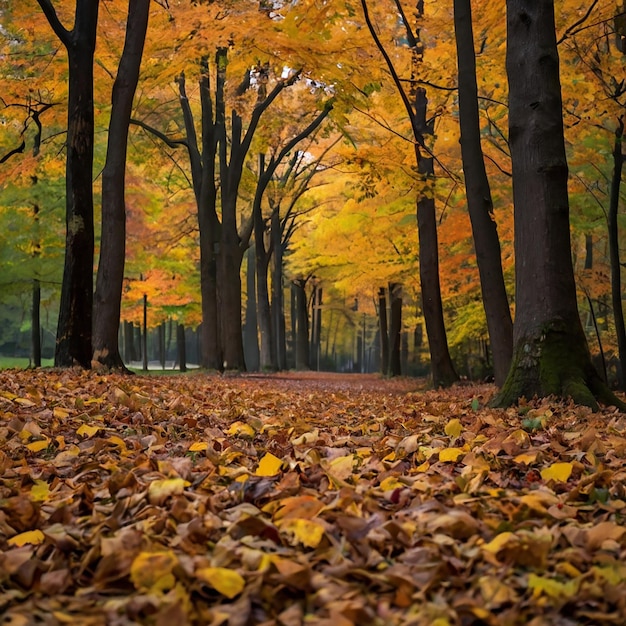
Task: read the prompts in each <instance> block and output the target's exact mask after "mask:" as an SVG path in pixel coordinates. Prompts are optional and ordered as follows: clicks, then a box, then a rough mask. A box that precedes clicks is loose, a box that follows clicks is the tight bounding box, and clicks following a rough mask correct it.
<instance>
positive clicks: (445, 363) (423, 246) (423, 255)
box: [416, 90, 458, 387]
mask: <svg viewBox="0 0 626 626" xmlns="http://www.w3.org/2000/svg"><path fill="white" fill-rule="evenodd" d="M420 91H423V90H420ZM422 97H423V98H424V99H425V98H426V94H425V93H424V94H423V96H422ZM416 150H419V148H418V147H417V145H416ZM418 172H419V173H420V174H422V175H423V176H424V179H425V180H428V179H431V185H432V177H433V176H434V172H433V159H432V157H425V156H423V155H421V156H419V157H418ZM417 231H418V239H419V262H420V285H421V291H422V310H423V312H424V321H425V323H426V335H427V336H428V349H429V351H430V367H431V376H432V380H433V384H434V386H435V387H449V386H450V385H452V384H453V383H454V382H456V381H457V380H458V375H457V373H456V371H455V369H454V365H453V364H452V359H451V358H450V351H449V350H448V339H447V336H446V327H445V324H444V321H443V303H442V301H441V285H440V282H439V249H438V237H437V218H436V214H435V199H434V198H433V197H432V191H431V192H424V193H423V194H422V195H421V196H420V198H419V199H418V201H417Z"/></svg>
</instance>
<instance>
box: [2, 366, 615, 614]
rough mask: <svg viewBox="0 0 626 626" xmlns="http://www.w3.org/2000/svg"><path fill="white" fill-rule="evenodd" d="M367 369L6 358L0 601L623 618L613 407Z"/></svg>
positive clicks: (44, 610) (11, 607) (131, 608)
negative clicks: (193, 368) (236, 370)
mask: <svg viewBox="0 0 626 626" xmlns="http://www.w3.org/2000/svg"><path fill="white" fill-rule="evenodd" d="M418 386H419V381H416V380H411V379H399V380H384V379H381V378H378V377H375V376H358V375H351V376H347V375H343V376H341V375H316V374H312V373H310V374H298V375H295V374H281V375H275V376H271V375H269V376H256V377H255V376H240V377H220V376H213V375H202V374H196V375H192V376H177V377H143V376H135V377H121V376H117V375H103V374H98V373H94V372H83V371H78V370H65V371H57V370H44V371H15V370H12V371H4V372H1V373H0V614H2V615H3V619H4V621H3V622H2V623H3V624H7V625H8V624H10V625H12V626H28V625H30V624H41V623H45V624H47V625H62V624H71V623H74V624H81V625H86V626H90V625H94V626H98V625H104V624H107V625H109V624H110V625H115V626H125V625H130V624H154V625H156V626H169V625H171V624H174V623H175V624H192V625H205V624H206V625H211V626H219V625H222V624H224V625H232V626H243V625H248V624H262V625H267V626H270V625H272V626H273V625H276V626H297V625H299V624H311V625H319V626H322V625H331V624H332V625H333V626H349V625H353V624H354V625H370V624H371V625H381V626H383V625H384V626H387V625H396V624H397V625H404V624H411V625H418V626H421V625H424V626H446V625H457V624H458V625H471V624H475V625H487V626H491V625H498V626H500V625H504V626H506V625H517V624H519V625H521V624H531V625H532V626H543V625H544V624H545V625H552V626H554V625H556V626H560V625H563V626H569V625H573V624H623V623H624V622H625V619H626V524H625V523H624V521H625V515H626V486H625V485H626V480H625V479H626V461H625V459H626V415H625V414H623V413H619V412H616V411H614V410H610V409H607V410H604V411H602V412H600V413H595V414H594V413H590V412H589V410H588V409H586V408H583V407H579V406H575V405H572V404H566V403H557V402H555V401H550V400H545V401H535V402H529V403H526V404H524V405H523V406H520V407H516V408H511V409H508V410H493V409H490V408H488V407H487V402H488V400H489V398H490V397H491V395H492V393H493V392H494V388H493V387H491V386H489V385H482V386H472V385H465V386H457V387H455V388H453V389H451V390H446V391H432V390H430V391H429V390H424V389H419V388H418Z"/></svg>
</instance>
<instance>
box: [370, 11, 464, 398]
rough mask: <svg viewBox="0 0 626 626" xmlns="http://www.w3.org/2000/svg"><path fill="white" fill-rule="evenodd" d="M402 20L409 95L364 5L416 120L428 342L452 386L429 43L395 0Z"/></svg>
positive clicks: (438, 377) (444, 382) (435, 373)
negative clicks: (421, 81) (423, 83)
mask: <svg viewBox="0 0 626 626" xmlns="http://www.w3.org/2000/svg"><path fill="white" fill-rule="evenodd" d="M394 4H395V7H396V10H397V12H398V14H399V15H400V17H401V19H402V25H403V26H404V30H405V32H406V37H407V41H408V44H409V46H410V48H411V51H412V54H413V59H412V64H413V68H412V74H413V75H412V78H413V79H414V80H413V81H411V85H412V87H411V89H412V92H411V94H410V95H409V94H407V93H406V92H405V90H404V86H403V83H402V80H401V79H400V76H399V75H398V72H397V71H396V68H395V66H394V64H393V61H392V60H391V57H390V56H389V54H388V53H387V51H386V50H385V47H384V46H383V44H382V42H381V40H380V38H379V36H378V34H377V31H376V29H375V28H374V25H373V24H372V22H371V19H370V16H369V11H368V7H367V0H361V7H362V8H363V13H364V16H365V21H366V23H367V27H368V29H369V31H370V34H371V35H372V38H373V39H374V42H375V43H376V46H377V48H378V49H379V51H380V53H381V54H382V56H383V57H384V59H385V62H386V64H387V67H388V69H389V72H390V73H391V76H392V79H393V81H394V84H395V85H396V89H397V90H398V93H399V95H400V97H401V99H402V102H403V104H404V106H405V109H406V112H407V114H408V116H409V119H410V121H411V128H412V131H413V137H414V139H415V161H416V163H417V171H418V174H419V175H420V178H421V180H422V181H423V184H424V186H423V189H422V190H421V192H420V194H419V197H418V199H417V232H418V240H419V262H420V286H421V290H422V300H423V307H422V308H423V312H424V321H425V322H426V334H427V335H428V347H429V350H430V358H431V374H432V379H433V384H434V385H435V387H447V386H449V385H451V384H452V383H454V382H455V381H457V380H458V375H457V373H456V371H455V369H454V365H453V363H452V359H451V358H450V351H449V349H448V339H447V336H446V328H445V325H444V320H443V304H442V301H441V285H440V281H439V250H438V237H437V217H436V213H435V198H434V189H433V187H434V177H435V175H434V164H433V156H432V153H431V152H430V150H428V148H427V146H426V141H425V138H426V136H428V135H432V134H433V129H432V123H431V122H429V120H428V119H427V115H426V113H427V107H428V98H427V97H426V90H425V89H424V88H423V87H416V85H417V84H418V83H417V75H418V70H419V68H420V67H421V65H422V62H423V57H424V44H423V42H422V41H421V39H420V31H419V28H417V29H416V30H415V32H414V31H413V28H412V26H411V23H410V21H409V18H408V16H407V15H406V14H405V12H404V9H403V7H402V3H401V2H400V0H394ZM414 16H415V19H416V21H417V24H418V26H419V23H420V21H421V19H422V18H423V16H424V0H418V1H417V3H416V5H415V13H414Z"/></svg>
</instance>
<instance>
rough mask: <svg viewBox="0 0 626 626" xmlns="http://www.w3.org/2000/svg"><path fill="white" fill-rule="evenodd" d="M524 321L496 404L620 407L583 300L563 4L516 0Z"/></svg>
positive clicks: (512, 52)
mask: <svg viewBox="0 0 626 626" xmlns="http://www.w3.org/2000/svg"><path fill="white" fill-rule="evenodd" d="M506 65H507V75H508V80H509V140H510V145H511V159H512V164H513V199H514V207H515V218H514V221H515V261H516V263H515V266H516V314H515V325H514V351H513V360H512V365H511V370H510V372H509V375H508V377H507V379H506V381H505V383H504V386H503V387H502V389H501V391H500V394H499V395H498V396H497V397H496V398H495V401H494V404H496V405H499V406H506V405H509V404H512V403H514V402H515V401H517V400H518V399H519V398H521V397H526V398H532V397H534V396H539V397H544V396H549V395H556V396H559V397H570V398H572V399H573V400H574V401H575V402H578V403H581V404H586V405H589V406H591V407H593V408H596V407H597V401H596V398H599V399H601V400H603V401H608V402H611V403H615V404H619V405H620V406H622V407H625V406H626V405H624V404H623V403H620V401H619V400H617V398H614V396H613V395H612V394H611V393H610V391H609V390H608V388H607V387H606V386H605V385H604V383H603V382H602V380H601V378H600V376H599V375H598V373H597V372H596V370H595V369H594V367H593V365H592V363H591V356H590V354H589V348H588V346H587V340H586V337H585V334H584V332H583V329H582V325H581V322H580V317H579V315H578V307H577V302H576V285H575V282H574V271H573V267H572V258H571V247H570V230H569V200H568V194H567V177H568V169H567V161H566V157H565V142H564V137H563V116H562V115H563V114H562V102H561V85H560V80H559V58H558V53H557V44H556V36H555V24H554V1H553V0H507V60H506Z"/></svg>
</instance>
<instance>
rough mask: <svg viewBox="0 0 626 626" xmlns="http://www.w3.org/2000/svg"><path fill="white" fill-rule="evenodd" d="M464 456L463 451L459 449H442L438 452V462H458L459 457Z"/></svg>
mask: <svg viewBox="0 0 626 626" xmlns="http://www.w3.org/2000/svg"><path fill="white" fill-rule="evenodd" d="M464 454H465V450H461V448H444V449H443V450H440V451H439V460H440V461H441V462H443V463H448V462H450V461H452V462H454V461H458V459H459V457H460V456H463V455H464Z"/></svg>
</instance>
